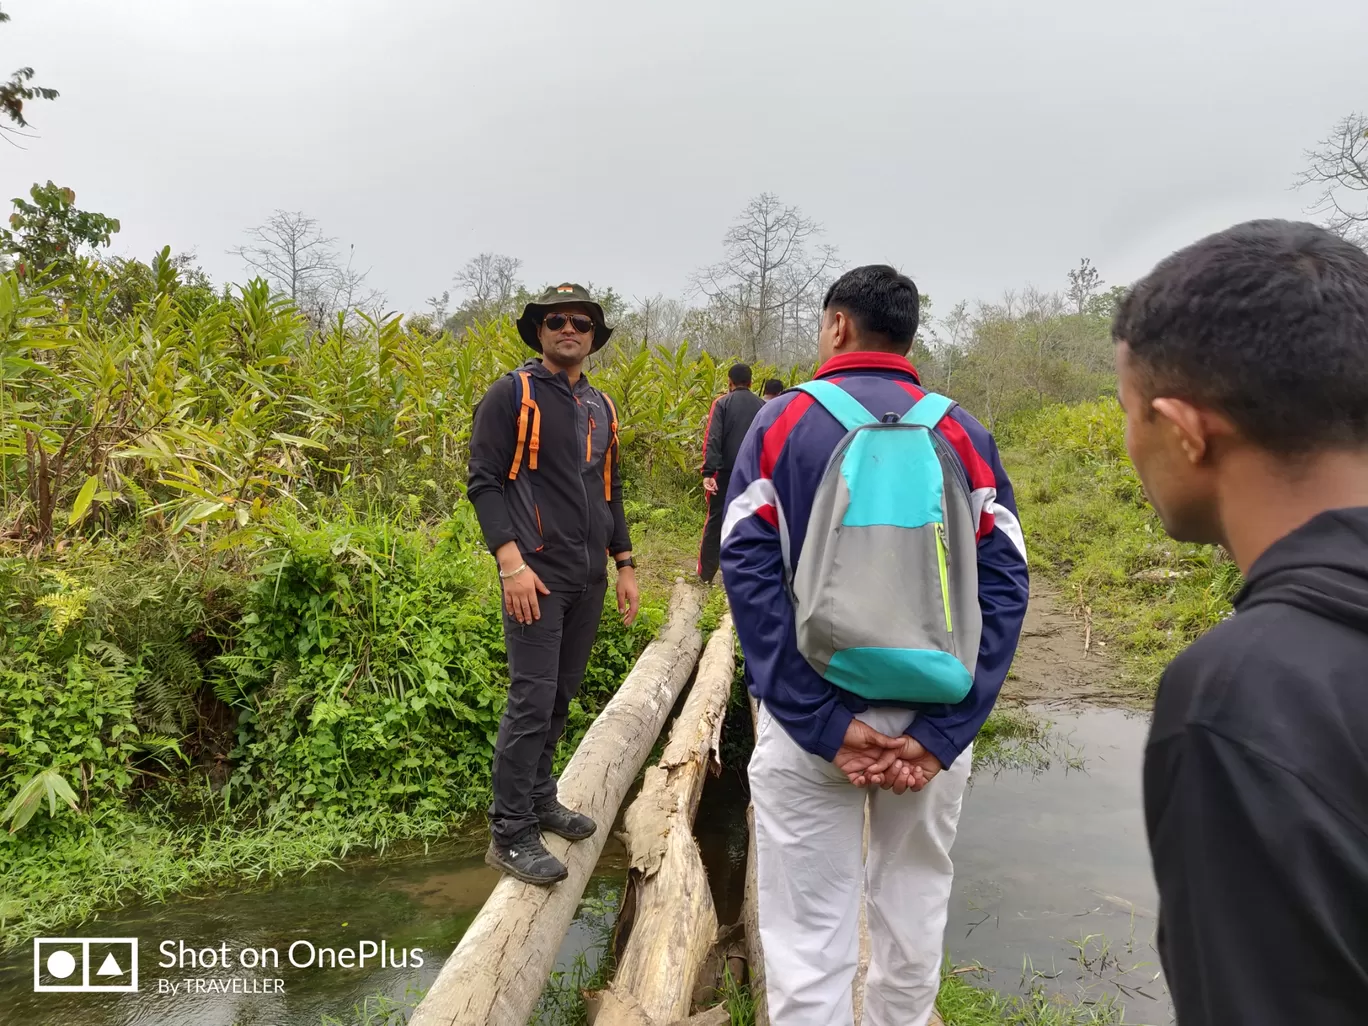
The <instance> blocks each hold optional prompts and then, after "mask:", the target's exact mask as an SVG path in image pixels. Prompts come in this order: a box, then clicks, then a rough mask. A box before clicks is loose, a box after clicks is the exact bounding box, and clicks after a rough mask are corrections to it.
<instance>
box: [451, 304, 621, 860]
mask: <svg viewBox="0 0 1368 1026" xmlns="http://www.w3.org/2000/svg"><path fill="white" fill-rule="evenodd" d="M518 334H519V335H521V336H522V340H523V341H524V342H526V343H527V344H528V346H530V347H531V348H532V349H533V350H535V351H536V352H537V353H539V354H541V358H540V359H532V360H528V361H527V363H525V364H523V365H522V367H520V368H518V369H517V370H516V371H514V372H512V373H510V374H507V375H505V376H504V377H502V378H500V379H499V380H498V381H496V382H494V384H493V385H491V386H490V387H489V391H488V392H486V393H485V395H484V398H483V399H482V400H481V401H480V403H479V405H478V406H477V407H476V409H475V423H474V426H473V428H472V430H471V436H470V480H469V485H468V487H467V494H468V496H469V497H470V501H471V502H472V503H473V504H474V506H475V511H476V514H477V515H478V516H479V519H480V527H481V529H482V530H483V531H484V536H485V542H486V544H488V546H489V551H490V552H492V553H493V554H494V557H495V559H496V560H497V561H498V564H499V578H500V580H501V581H502V584H503V601H504V619H503V623H504V640H505V643H506V645H507V647H508V670H509V677H510V683H509V689H508V707H507V709H505V711H504V715H503V719H502V721H501V722H500V724H499V735H498V740H497V742H496V744H495V747H494V770H493V785H494V801H493V804H492V807H491V809H490V814H489V818H490V833H491V835H492V836H491V841H490V845H489V851H488V852H487V853H486V855H485V861H486V862H488V863H489V864H490V865H491V866H493V867H494V868H496V869H499V870H501V871H503V872H505V873H508V874H509V875H511V876H514V877H516V878H517V879H519V880H523V881H525V882H527V883H533V884H542V885H548V884H553V883H555V882H556V881H558V880H562V879H564V878H565V876H566V875H567V870H566V868H565V865H564V864H563V863H562V862H561V861H560V860H559V859H557V858H556V857H555V856H553V855H552V854H551V853H550V852H548V851H547V850H546V847H545V845H544V844H543V843H542V839H541V831H542V830H546V831H549V832H551V833H553V834H558V835H560V836H561V837H564V838H567V839H569V840H572V841H578V840H583V839H584V838H587V837H590V836H591V835H592V834H593V833H594V830H595V823H594V821H593V820H592V819H590V818H589V817H588V816H585V815H583V814H582V813H579V812H574V811H572V810H570V809H567V808H566V807H565V806H564V805H562V804H561V803H560V801H559V799H558V798H557V796H556V781H555V778H554V777H552V775H551V765H552V760H553V759H554V757H555V754H556V744H557V743H558V742H559V741H560V736H561V732H562V731H563V730H564V729H565V720H566V716H567V714H568V712H569V709H570V700H571V699H573V698H574V697H575V694H576V692H578V691H579V686H580V682H581V681H582V680H583V679H584V670H585V667H586V665H587V664H588V662H589V652H590V649H592V648H593V645H594V639H595V637H596V636H597V634H598V625H599V620H600V618H601V617H602V615H603V598H604V593H605V591H606V589H607V559H608V556H609V554H611V556H612V558H613V560H614V562H615V563H616V565H617V604H618V610H619V612H621V613H622V617H623V622H624V623H627V624H630V623H632V622H633V620H635V619H636V614H637V604H638V596H637V584H636V576H635V570H634V567H635V564H634V563H633V561H632V541H631V538H630V536H629V535H628V532H627V521H626V518H625V517H624V515H623V510H622V481H621V478H620V475H619V473H618V419H617V410H616V408H615V407H614V406H613V402H612V400H611V399H609V398H608V396H606V395H604V394H603V393H602V392H600V391H599V390H598V389H596V388H594V387H593V386H592V385H591V384H590V383H589V379H588V378H587V377H586V376H585V375H584V373H583V371H582V370H581V368H582V366H583V364H584V361H585V358H586V357H588V355H589V354H590V353H591V352H596V351H597V350H599V349H600V348H602V347H603V345H604V344H605V343H606V342H607V341H608V338H609V336H610V335H611V334H612V329H611V328H609V327H608V326H607V324H605V323H604V317H603V308H602V307H601V306H599V304H598V303H595V302H594V301H593V300H592V299H591V298H590V296H589V293H588V292H587V291H585V289H583V288H581V287H580V286H579V285H571V284H564V285H558V286H556V287H554V288H551V289H548V290H547V291H546V292H545V293H544V294H543V295H542V296H540V297H539V298H538V299H537V301H536V302H534V303H529V304H528V305H527V307H526V309H525V310H524V311H523V314H522V317H520V318H519V319H518Z"/></svg>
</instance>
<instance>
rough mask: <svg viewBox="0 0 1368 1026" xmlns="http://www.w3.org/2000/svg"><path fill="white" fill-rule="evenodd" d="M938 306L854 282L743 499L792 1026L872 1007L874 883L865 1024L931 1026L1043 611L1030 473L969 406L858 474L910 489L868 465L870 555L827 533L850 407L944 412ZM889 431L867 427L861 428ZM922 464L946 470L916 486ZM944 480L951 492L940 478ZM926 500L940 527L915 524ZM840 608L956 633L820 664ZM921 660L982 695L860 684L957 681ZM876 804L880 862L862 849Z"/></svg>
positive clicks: (762, 754)
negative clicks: (1024, 526) (976, 781)
mask: <svg viewBox="0 0 1368 1026" xmlns="http://www.w3.org/2000/svg"><path fill="white" fill-rule="evenodd" d="M918 305H919V296H918V294H917V288H916V286H915V285H914V284H913V283H912V282H911V280H909V279H908V278H906V277H904V276H903V275H901V274H899V273H898V272H897V271H895V270H894V269H893V268H891V267H884V266H870V267H861V268H857V269H855V270H853V271H850V272H848V273H847V274H845V275H844V276H842V277H841V279H840V280H839V281H837V282H836V283H835V284H834V285H833V286H832V287H831V289H830V291H829V292H828V293H827V295H826V299H825V301H824V303H823V313H822V328H821V335H820V341H819V349H820V355H821V360H822V364H821V367H820V369H819V370H818V372H817V381H816V382H813V383H810V385H808V386H803V387H813V388H814V389H815V390H816V391H819V392H821V393H823V394H824V395H825V396H826V398H824V399H821V400H820V401H819V400H818V399H817V398H815V397H814V395H813V394H812V393H808V392H792V393H788V394H785V395H783V396H781V397H780V398H778V399H776V400H773V401H772V402H769V403H767V404H765V407H764V409H763V410H762V411H761V412H760V414H759V415H758V416H757V417H756V420H755V424H754V425H753V427H752V428H751V432H750V435H749V436H748V437H747V439H746V442H745V444H744V445H743V446H742V447H741V452H740V454H739V456H738V458H737V463H736V470H735V472H734V474H733V476H732V481H731V487H730V490H729V493H728V506H727V513H726V521H725V525H724V527H723V541H722V575H723V581H724V583H725V585H726V589H727V597H728V599H729V600H730V605H731V610H732V615H733V618H734V620H735V624H736V631H737V634H738V635H739V637H740V640H741V646H742V649H743V650H744V652H745V657H746V668H747V671H748V673H749V675H750V678H751V690H752V692H753V693H754V695H755V697H756V698H757V699H758V700H759V701H760V704H761V708H760V715H759V723H758V725H757V732H756V742H755V751H754V754H753V755H752V758H751V762H750V770H749V773H750V787H751V796H752V799H753V801H754V805H755V843H756V857H757V882H758V885H759V901H758V914H759V926H760V935H761V939H762V942H763V945H764V951H765V980H766V996H767V999H768V1003H769V1014H770V1019H771V1021H772V1022H775V1023H783V1024H784V1026H841V1024H848V1023H850V1022H851V1021H852V1018H853V1009H852V1003H851V986H852V980H853V978H854V975H855V971H856V968H857V964H858V960H859V938H858V922H859V914H860V901H861V890H862V886H863V890H864V894H865V902H866V907H867V911H868V926H869V937H870V959H869V975H868V979H867V983H866V997H865V1005H864V1009H865V1011H864V1022H865V1023H866V1024H867V1026H925V1024H926V1022H927V1020H928V1019H929V1017H930V1015H931V1013H932V1011H933V1009H934V1007H935V999H936V993H937V990H938V987H939V983H940V964H941V942H942V936H943V933H944V930H945V921H946V911H947V905H948V902H949V898H950V884H951V881H952V878H953V866H952V864H951V861H950V847H951V845H952V844H953V842H954V839H955V832H956V828H957V826H958V821H959V812H960V799H961V796H962V795H963V792H964V786H965V782H966V781H967V780H968V778H969V766H970V761H971V758H972V756H971V745H972V742H973V740H974V737H975V735H976V734H977V733H978V731H979V728H980V727H981V726H982V725H983V722H984V720H985V719H986V718H987V716H988V713H989V711H990V710H991V709H992V706H993V703H994V701H995V700H996V698H997V694H998V691H999V690H1000V689H1001V687H1002V682H1003V680H1004V679H1005V678H1006V675H1007V669H1008V667H1009V666H1010V665H1011V662H1012V656H1013V654H1014V652H1015V649H1016V644H1017V639H1018V636H1019V634H1020V631H1021V623H1022V620H1023V618H1024V616H1025V612H1026V599H1027V591H1028V587H1027V574H1026V555H1025V544H1024V542H1023V539H1022V535H1021V528H1020V525H1019V523H1018V521H1017V516H1016V508H1015V504H1014V501H1013V497H1012V487H1011V484H1010V483H1009V482H1008V480H1007V475H1006V473H1005V472H1004V471H1003V469H1002V465H1001V463H1000V462H999V461H998V456H997V448H996V446H995V445H994V443H993V440H992V438H991V437H990V436H989V434H988V432H987V431H986V430H985V429H984V428H983V426H982V425H980V424H979V423H978V422H977V421H976V420H974V419H973V418H972V417H970V416H969V415H968V414H966V413H965V412H964V411H962V410H960V409H957V408H956V409H953V410H950V409H948V407H949V405H950V404H947V403H942V404H941V405H940V407H939V409H938V410H936V411H935V412H933V413H931V414H930V415H928V416H927V418H926V421H925V424H924V425H922V424H917V425H915V426H917V427H918V428H919V429H920V428H921V427H926V428H927V430H926V431H925V433H924V434H921V435H920V436H919V437H915V438H914V437H913V435H912V432H911V431H907V432H905V433H901V434H900V433H899V432H901V431H902V430H903V429H901V428H899V429H896V430H892V429H890V430H889V431H887V432H885V434H886V435H887V437H888V441H889V442H890V444H891V443H899V444H901V443H903V442H908V441H917V442H918V443H919V445H920V449H919V450H918V451H919V453H920V458H921V460H922V463H921V465H920V466H918V467H915V468H914V467H913V466H912V464H911V463H905V462H903V461H901V460H898V459H892V460H882V462H881V463H880V461H874V462H873V463H868V464H861V465H860V466H859V467H858V468H856V469H858V470H859V471H860V472H861V473H863V472H865V471H867V470H869V469H870V468H871V467H873V468H874V470H875V471H877V470H878V468H879V466H880V465H882V466H884V467H888V466H892V467H893V470H894V474H893V481H892V487H893V488H894V489H895V491H896V489H898V488H901V487H903V486H904V485H907V486H908V487H909V488H910V490H908V491H905V492H903V493H902V495H901V497H899V496H898V495H896V494H893V495H891V496H890V493H885V494H882V495H876V494H873V493H867V492H864V491H862V488H861V486H860V485H858V484H857V482H856V479H855V478H854V477H852V478H851V483H850V485H849V488H848V491H849V496H848V497H847V498H848V499H849V505H848V509H847V510H846V516H845V520H844V521H843V523H844V524H846V525H848V527H842V528H841V531H843V532H847V533H848V534H849V535H850V537H851V538H852V539H854V540H855V542H856V544H857V545H859V546H863V547H862V548H857V549H847V550H844V551H845V552H846V556H847V557H848V558H845V559H843V558H841V557H840V556H839V555H838V557H837V558H836V559H835V560H831V559H829V558H828V557H829V555H830V553H832V552H833V551H840V550H839V549H838V548H837V547H838V546H839V545H840V544H841V542H840V540H839V539H837V538H834V537H833V534H839V533H840V532H832V531H828V530H825V529H823V530H821V531H820V535H819V536H814V535H818V534H819V532H818V530H817V529H816V528H814V527H813V525H814V524H821V525H825V527H831V526H832V524H833V523H834V522H835V515H834V514H832V513H831V510H830V508H829V503H828V502H827V499H826V498H824V496H825V495H826V494H827V491H826V489H827V488H828V487H831V486H833V485H834V486H835V487H837V488H838V489H839V488H841V487H844V486H843V485H841V484H840V482H839V481H836V480H835V479H831V478H828V477H827V475H826V473H825V471H826V469H827V465H828V461H829V460H831V459H832V455H833V453H834V452H835V451H836V449H837V446H838V444H840V443H841V442H842V440H843V439H845V438H846V436H847V427H846V426H845V424H844V422H843V421H842V419H841V416H838V415H837V413H836V412H833V409H835V410H838V411H841V415H842V416H849V417H850V418H851V419H857V420H862V421H863V422H864V423H865V424H866V425H868V424H869V423H870V422H871V421H873V422H878V421H885V422H886V421H887V419H888V417H891V418H892V419H894V420H896V419H897V418H898V416H899V415H902V414H908V415H909V417H910V418H911V419H913V420H915V419H916V418H915V416H914V415H913V414H914V407H915V408H918V409H919V408H921V406H922V404H921V402H919V400H922V399H923V397H924V396H925V392H924V390H923V389H922V388H921V386H920V384H919V383H918V379H917V373H916V371H915V370H914V369H913V367H912V365H911V364H910V363H909V362H908V361H907V352H908V350H909V348H910V347H911V345H912V340H913V337H914V336H915V334H916V331H917V320H918ZM833 390H834V391H833ZM842 393H843V394H844V397H845V398H844V399H842V395H841V394H842ZM926 398H927V399H929V400H931V401H932V404H933V405H935V403H936V401H937V399H938V397H934V396H927V397H926ZM827 403H831V404H832V405H830V406H828V405H827ZM842 404H844V407H842ZM886 415H888V417H886ZM904 419H905V420H906V419H907V418H904ZM931 428H934V444H933V435H932V431H931V430H930V429H931ZM880 430H881V429H880V428H878V427H870V426H866V427H862V428H860V429H859V430H858V431H857V432H856V435H857V436H863V435H864V434H870V435H875V433H876V432H879V431H880ZM883 438H884V436H883V435H877V437H876V438H875V439H874V440H875V441H877V442H878V443H879V444H882V442H883ZM856 448H857V447H856V445H855V444H853V443H852V444H850V445H848V446H847V447H846V449H845V452H847V453H851V452H854V451H856ZM845 466H846V464H845V463H844V462H843V463H842V464H841V466H840V468H838V470H837V473H838V475H839V474H841V473H844V470H845ZM914 470H915V471H916V472H917V473H920V472H921V471H922V470H925V471H926V472H927V474H928V475H929V476H925V477H924V478H923V479H921V480H920V481H912V480H911V479H912V478H913V477H914V476H915V475H914V473H913V471H914ZM942 470H943V471H944V477H942ZM852 473H853V471H852ZM829 482H830V483H829ZM819 483H820V487H819ZM883 483H885V484H888V483H889V482H888V479H883ZM927 483H931V484H933V485H934V488H935V489H936V491H935V493H934V495H932V493H931V492H928V491H925V490H923V489H922V488H921V487H920V486H921V485H922V484H927ZM913 485H917V487H911V486H913ZM928 496H930V497H931V498H930V501H928ZM890 497H892V498H901V500H902V501H887V500H888V499H889V498H890ZM939 497H943V499H944V502H941V501H940V498H939ZM913 507H915V509H913ZM952 510H953V511H954V513H955V515H954V516H952V515H951V511H952ZM909 511H912V512H916V513H918V514H919V517H920V520H919V521H918V522H916V523H914V522H910V521H906V520H905V519H904V520H899V518H905V515H906V514H907V513H909ZM883 518H892V519H893V520H897V521H898V522H899V523H902V524H903V526H902V527H896V526H894V527H890V526H887V525H886V523H885V521H884V519H883ZM941 518H944V521H945V522H944V523H943V522H942V519H941ZM919 524H920V526H919ZM871 525H872V526H871ZM931 526H934V528H935V530H934V532H930V527H931ZM861 532H868V533H866V534H863V535H862V533H861ZM928 532H930V533H928ZM862 538H863V540H861V539H862ZM885 542H889V543H890V544H884V543H885ZM922 545H925V546H926V548H924V549H921V548H918V547H919V546H922ZM914 548H915V549H916V550H917V551H918V552H924V553H925V560H924V561H923V563H922V565H921V566H920V568H919V572H917V573H915V574H904V573H901V572H900V571H901V570H902V569H904V568H905V566H906V563H905V561H904V558H905V557H908V556H914V555H916V552H914V551H913V550H914ZM947 550H948V551H947ZM805 561H811V562H805ZM937 562H939V564H940V565H939V579H938V578H937V566H936V564H937ZM833 568H834V570H835V572H836V576H838V577H842V578H843V579H844V580H845V581H846V582H847V583H848V584H849V585H850V586H849V587H848V588H847V589H846V590H845V591H844V592H843V594H841V595H839V596H831V598H832V599H833V601H831V602H829V603H821V602H818V603H815V604H814V606H815V611H814V607H809V605H808V604H807V603H808V599H807V596H808V594H809V592H808V589H809V587H816V588H818V590H820V588H821V586H822V584H821V582H822V580H823V579H824V578H831V579H834V578H832V574H830V573H828V570H831V569H833ZM790 582H792V585H791V586H790ZM947 585H948V590H947ZM791 587H792V590H791ZM957 589H958V590H957ZM795 602H797V603H798V605H797V606H796V605H795ZM799 606H801V607H802V608H801V609H800V608H799ZM952 607H953V608H952ZM826 608H848V609H851V610H853V611H855V612H856V614H857V617H856V624H857V625H858V624H859V623H860V622H865V623H869V622H871V621H878V620H881V619H889V621H890V622H899V618H900V617H906V618H907V619H909V620H911V621H913V622H914V623H920V624H924V625H926V628H927V631H929V632H931V633H935V634H938V636H939V643H940V650H939V651H934V650H931V649H933V648H934V646H928V648H926V649H924V650H919V651H912V650H907V649H892V648H881V649H878V650H877V651H876V650H873V649H869V648H864V649H861V648H859V647H857V646H855V645H851V646H848V647H846V648H845V649H844V650H843V651H841V652H840V653H839V654H831V653H828V656H829V658H827V659H826V660H825V672H819V671H818V669H817V668H816V666H815V665H814V662H815V661H816V662H821V661H822V660H814V657H812V656H810V655H808V653H807V652H804V651H801V650H800V645H802V644H804V643H805V639H807V638H808V637H809V634H810V633H811V632H808V631H807V625H808V621H809V619H810V618H811V617H813V616H815V615H818V614H819V613H820V612H821V610H823V609H826ZM800 612H801V613H802V616H803V620H802V622H801V623H800V621H799V613H800ZM952 614H953V615H952ZM817 633H819V634H820V633H821V632H817ZM895 633H896V632H895ZM826 636H827V638H828V639H830V638H831V637H832V632H831V631H827V632H826ZM871 652H873V653H874V655H873V658H872V659H871V658H870V654H871ZM842 660H845V662H842ZM919 662H924V664H925V665H926V666H927V667H928V668H929V669H928V673H927V675H926V677H927V678H932V677H935V675H936V674H937V673H940V672H944V673H945V674H947V675H948V676H949V677H952V678H955V679H957V680H958V681H959V682H960V687H961V691H960V694H961V696H962V697H960V698H959V699H958V700H956V701H953V702H949V701H942V702H934V701H930V702H920V703H918V702H910V701H901V700H896V699H894V698H892V697H885V698H876V699H872V700H871V699H868V698H864V697H861V696H860V694H857V693H856V692H863V693H864V694H866V695H868V694H878V693H880V692H884V693H886V694H887V695H891V694H892V693H894V692H897V693H900V694H902V693H905V694H912V693H915V692H916V691H918V690H919V689H920V688H921V687H922V686H923V685H927V684H936V683H937V681H935V680H929V679H923V677H922V676H920V675H919V674H918V673H917V672H915V669H916V665H917V664H918V663H919ZM831 678H836V679H839V680H841V681H842V683H843V686H840V687H838V686H837V685H836V684H834V683H833V682H832V680H831ZM871 785H880V787H873V788H872V790H871V789H870V787H871ZM866 800H868V802H869V819H870V836H869V855H868V861H867V863H866V862H864V861H863V860H862V859H861V853H860V849H861V836H862V832H863V826H864V815H865V804H866Z"/></svg>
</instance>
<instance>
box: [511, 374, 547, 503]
mask: <svg viewBox="0 0 1368 1026" xmlns="http://www.w3.org/2000/svg"><path fill="white" fill-rule="evenodd" d="M518 383H519V384H520V385H521V387H522V398H521V400H520V401H519V403H518V442H517V445H516V446H515V448H514V449H513V465H512V466H511V467H509V468H508V479H509V480H510V481H513V480H516V478H517V476H518V469H519V468H520V467H521V466H522V458H523V447H524V446H526V447H527V469H528V470H536V469H537V450H538V449H540V448H541V410H540V409H539V408H538V407H537V401H536V400H535V399H533V398H532V379H531V378H530V377H528V375H527V371H518ZM529 431H530V433H531V436H530V438H529Z"/></svg>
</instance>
